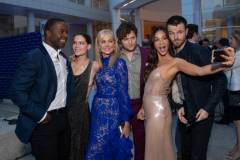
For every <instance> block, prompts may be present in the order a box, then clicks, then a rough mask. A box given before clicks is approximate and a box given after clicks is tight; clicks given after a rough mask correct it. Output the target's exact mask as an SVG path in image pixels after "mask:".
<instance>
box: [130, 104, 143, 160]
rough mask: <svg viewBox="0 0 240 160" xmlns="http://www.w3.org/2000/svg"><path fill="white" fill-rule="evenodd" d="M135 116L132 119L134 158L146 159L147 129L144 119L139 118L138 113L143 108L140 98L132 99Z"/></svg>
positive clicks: (135, 159)
mask: <svg viewBox="0 0 240 160" xmlns="http://www.w3.org/2000/svg"><path fill="white" fill-rule="evenodd" d="M131 105H132V110H133V118H132V119H131V125H132V131H133V141H134V160H144V150H145V129H144V121H142V120H138V119H137V113H138V111H139V110H140V108H141V101H140V99H136V100H131Z"/></svg>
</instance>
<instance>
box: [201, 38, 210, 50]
mask: <svg viewBox="0 0 240 160" xmlns="http://www.w3.org/2000/svg"><path fill="white" fill-rule="evenodd" d="M199 44H200V45H201V46H202V47H204V48H207V49H208V50H209V51H211V48H210V42H209V39H208V38H203V39H202V40H200V41H199Z"/></svg>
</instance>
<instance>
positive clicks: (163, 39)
mask: <svg viewBox="0 0 240 160" xmlns="http://www.w3.org/2000/svg"><path fill="white" fill-rule="evenodd" d="M153 40H154V48H155V49H156V51H157V54H158V55H160V56H165V55H166V54H169V40H168V38H167V35H166V33H165V32H164V31H162V30H159V31H157V32H156V33H155V35H154V39H153Z"/></svg>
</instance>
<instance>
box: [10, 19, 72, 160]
mask: <svg viewBox="0 0 240 160" xmlns="http://www.w3.org/2000/svg"><path fill="white" fill-rule="evenodd" d="M67 38H68V27H67V24H66V23H65V21H64V20H62V19H58V18H53V19H49V20H48V21H47V22H46V24H45V26H44V40H43V42H42V44H41V45H40V46H39V47H38V48H36V49H34V50H32V51H30V52H29V53H26V54H23V57H22V58H21V60H20V63H19V68H18V69H17V72H16V75H15V78H14V80H13V83H12V86H11V89H10V97H11V99H12V101H13V102H14V103H15V104H16V105H17V106H18V107H19V109H20V113H19V116H18V121H17V126H16V134H17V136H18V138H19V139H20V140H21V141H22V142H24V143H28V142H30V144H31V147H32V154H33V156H34V157H35V158H36V160H68V159H69V149H70V147H69V146H70V145H69V144H70V127H69V123H68V118H67V109H66V106H68V102H69V101H70V98H71V97H72V96H71V93H72V89H73V83H72V82H73V81H72V80H73V79H72V70H71V66H70V63H69V61H68V60H67V58H66V56H65V55H64V54H63V53H62V52H61V48H63V47H64V46H65V44H66V42H67Z"/></svg>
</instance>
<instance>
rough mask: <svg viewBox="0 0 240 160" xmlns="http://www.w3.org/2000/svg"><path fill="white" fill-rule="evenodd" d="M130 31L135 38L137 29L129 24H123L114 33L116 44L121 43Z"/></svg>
mask: <svg viewBox="0 0 240 160" xmlns="http://www.w3.org/2000/svg"><path fill="white" fill-rule="evenodd" d="M131 31H133V32H134V33H135V35H136V36H137V27H136V26H135V24H133V23H131V22H123V23H121V24H120V26H119V27H118V29H117V31H116V35H117V38H118V42H121V40H122V39H124V38H125V37H126V36H127V35H128V34H129V33H130V32H131Z"/></svg>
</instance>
